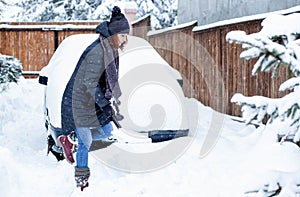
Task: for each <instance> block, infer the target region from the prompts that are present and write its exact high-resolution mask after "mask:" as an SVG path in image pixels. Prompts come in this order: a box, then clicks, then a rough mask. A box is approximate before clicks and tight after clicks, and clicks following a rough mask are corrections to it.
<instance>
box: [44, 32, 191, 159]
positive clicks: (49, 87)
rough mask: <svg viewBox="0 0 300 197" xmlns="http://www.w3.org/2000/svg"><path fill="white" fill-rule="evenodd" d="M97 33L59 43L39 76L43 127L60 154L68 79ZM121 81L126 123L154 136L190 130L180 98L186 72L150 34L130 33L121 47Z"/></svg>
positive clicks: (128, 127) (183, 133)
mask: <svg viewBox="0 0 300 197" xmlns="http://www.w3.org/2000/svg"><path fill="white" fill-rule="evenodd" d="M97 38H98V34H77V35H72V36H69V37H67V38H66V39H64V40H63V42H62V43H61V44H60V45H59V47H58V48H57V50H56V51H55V53H54V54H53V56H52V58H51V60H50V61H49V63H48V65H47V66H45V67H44V68H43V69H42V70H41V72H40V76H39V83H41V84H43V85H45V91H44V92H45V93H44V115H45V127H46V128H47V131H48V133H49V136H48V147H49V151H51V152H52V153H54V155H56V156H57V157H58V158H59V157H62V154H61V149H60V147H58V146H57V145H56V141H55V139H56V137H57V135H58V133H60V132H61V100H62V97H63V93H64V90H65V88H66V85H67V83H68V81H69V79H70V77H71V75H72V73H73V71H74V69H75V67H76V64H77V62H78V60H79V58H80V56H81V54H82V53H83V52H84V50H85V49H86V48H87V47H88V46H89V45H90V44H91V43H93V42H94V41H95V40H96V39H97ZM119 56H120V57H119V58H120V71H119V83H120V88H121V90H122V96H121V97H120V101H121V105H120V113H121V114H122V115H123V116H124V119H123V120H122V121H120V122H119V123H120V125H121V126H122V129H124V130H126V131H132V132H136V133H144V134H145V133H146V134H147V135H148V138H149V139H151V140H152V142H157V141H162V140H168V139H172V138H174V137H180V136H186V135H187V133H188V129H187V126H186V125H187V124H186V118H187V117H186V115H185V114H184V113H185V110H184V105H183V103H182V99H183V98H184V95H183V91H182V81H183V80H182V77H181V75H180V73H179V72H178V71H177V70H175V69H173V68H172V67H171V66H170V65H169V64H168V63H167V62H166V61H165V60H164V59H163V58H162V57H161V56H160V55H159V53H158V52H157V51H156V50H155V49H154V47H153V46H151V44H150V43H149V42H147V41H146V40H144V39H142V38H139V37H135V36H128V44H127V45H126V47H125V48H124V50H123V51H120V54H119Z"/></svg>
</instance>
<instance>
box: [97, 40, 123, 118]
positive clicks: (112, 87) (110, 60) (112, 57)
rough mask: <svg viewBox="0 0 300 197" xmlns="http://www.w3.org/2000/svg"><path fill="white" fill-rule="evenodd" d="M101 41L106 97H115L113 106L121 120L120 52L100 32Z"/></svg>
mask: <svg viewBox="0 0 300 197" xmlns="http://www.w3.org/2000/svg"><path fill="white" fill-rule="evenodd" d="M99 39H100V42H101V44H102V47H103V49H104V64H105V80H106V83H105V94H104V96H105V98H106V99H108V100H110V99H111V98H112V97H114V99H115V101H116V102H114V103H113V106H114V107H115V109H116V112H117V114H116V117H117V119H119V120H121V119H123V118H122V115H121V114H119V107H118V105H120V101H119V97H120V96H121V95H122V92H121V89H120V86H119V82H118V80H119V53H118V50H117V49H116V50H115V49H113V48H112V47H111V45H110V43H109V40H108V39H107V38H105V37H104V36H102V35H101V34H100V36H99Z"/></svg>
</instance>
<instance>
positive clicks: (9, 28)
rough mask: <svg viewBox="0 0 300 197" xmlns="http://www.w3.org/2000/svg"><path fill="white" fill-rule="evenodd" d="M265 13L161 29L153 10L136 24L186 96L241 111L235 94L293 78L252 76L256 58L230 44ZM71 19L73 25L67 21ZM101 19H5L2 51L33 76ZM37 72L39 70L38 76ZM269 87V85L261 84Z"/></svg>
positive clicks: (262, 91)
mask: <svg viewBox="0 0 300 197" xmlns="http://www.w3.org/2000/svg"><path fill="white" fill-rule="evenodd" d="M262 20H263V19H262V18H259V19H255V18H254V19H251V20H247V21H243V20H239V21H238V22H236V21H233V22H232V23H229V22H228V21H226V23H224V25H220V23H218V25H216V26H213V25H210V26H207V27H204V28H199V27H197V28H195V26H196V25H197V23H196V21H193V22H190V23H187V24H183V25H179V26H177V27H172V28H168V29H165V30H163V31H162V30H160V31H151V32H149V30H150V22H151V20H150V15H148V16H147V17H144V18H142V19H141V20H137V21H135V22H133V23H132V27H133V31H132V32H133V35H136V36H139V37H142V38H144V39H147V40H148V41H149V42H150V43H151V44H152V45H153V46H154V47H155V48H156V49H157V51H158V52H159V53H160V55H161V56H162V57H163V58H164V59H165V60H166V61H167V62H168V63H169V64H170V65H171V66H172V67H174V68H175V69H177V70H178V71H179V72H180V73H181V75H182V77H183V80H184V85H183V89H184V92H185V95H186V96H188V97H193V98H196V99H198V100H200V101H201V102H202V103H203V104H204V105H207V106H210V107H212V108H213V109H215V110H217V111H219V112H222V113H226V114H230V115H238V116H240V115H241V113H240V107H239V106H237V105H235V104H233V103H231V102H230V99H231V97H232V96H233V94H235V93H242V94H244V95H247V96H251V95H262V96H266V97H271V98H274V97H281V96H283V93H279V92H278V88H279V85H280V84H281V83H282V82H283V81H285V80H286V79H287V77H288V71H287V69H286V70H283V71H280V72H279V75H278V76H277V77H276V78H275V79H271V74H268V73H263V74H262V75H259V76H255V77H253V76H251V70H252V65H253V63H254V62H255V60H250V61H245V60H242V59H241V58H240V57H239V55H240V53H241V51H242V48H241V46H240V45H237V44H230V43H228V42H227V41H226V39H225V37H226V34H227V33H228V32H229V31H232V30H243V31H245V32H246V33H253V32H257V31H259V30H260V29H261V22H262ZM67 24H68V25H67ZM97 24H98V22H78V23H76V22H72V23H71V22H66V23H61V22H57V23H51V22H48V23H9V24H3V23H2V24H1V23H0V33H1V36H0V43H1V46H0V53H2V54H5V55H12V56H15V57H17V58H19V59H20V60H21V62H22V64H23V70H24V72H25V74H27V76H28V75H29V74H37V72H38V71H39V70H40V69H41V68H42V67H44V66H45V65H47V63H48V61H49V60H50V58H51V56H52V54H53V53H54V51H55V49H56V47H57V46H58V45H59V43H60V42H61V41H62V40H63V39H64V38H65V37H66V36H68V35H71V34H78V33H93V32H94V29H95V27H96V25H97ZM35 76H36V75H35ZM261 87H264V88H261Z"/></svg>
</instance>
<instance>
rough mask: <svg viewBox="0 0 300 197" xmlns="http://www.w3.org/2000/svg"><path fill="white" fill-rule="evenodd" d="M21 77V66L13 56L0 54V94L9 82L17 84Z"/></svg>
mask: <svg viewBox="0 0 300 197" xmlns="http://www.w3.org/2000/svg"><path fill="white" fill-rule="evenodd" d="M21 75H22V64H21V62H20V60H19V59H17V58H15V57H13V56H7V55H2V54H0V92H2V91H4V90H5V89H6V88H7V87H8V84H9V83H11V82H15V83H17V82H18V80H19V78H20V76H21Z"/></svg>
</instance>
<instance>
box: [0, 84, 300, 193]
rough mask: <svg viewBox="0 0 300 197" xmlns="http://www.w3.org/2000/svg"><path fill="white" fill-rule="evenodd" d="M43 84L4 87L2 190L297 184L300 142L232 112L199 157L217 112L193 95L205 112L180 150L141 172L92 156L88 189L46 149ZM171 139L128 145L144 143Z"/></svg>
mask: <svg viewBox="0 0 300 197" xmlns="http://www.w3.org/2000/svg"><path fill="white" fill-rule="evenodd" d="M43 88H44V86H43V85H40V84H38V82H37V80H35V79H34V80H32V79H31V80H29V79H26V80H21V81H20V83H19V85H17V84H11V85H10V88H9V89H8V90H7V91H6V92H3V93H1V94H0V100H1V103H0V181H1V183H2V184H1V186H0V194H1V196H17V195H20V194H22V195H23V196H35V195H36V194H43V195H44V196H96V195H97V196H165V195H166V194H168V195H170V196H212V197H214V196H215V197H219V196H222V197H224V196H228V197H235V196H236V197H240V196H243V193H244V192H245V191H247V190H251V189H257V188H260V187H261V186H263V185H264V184H270V185H271V184H273V185H272V186H274V185H275V186H276V183H277V182H278V181H279V180H280V181H281V182H283V183H284V184H285V185H283V189H285V190H286V191H287V192H295V191H298V189H297V187H296V186H295V184H299V183H300V180H299V179H300V166H299V165H298V164H299V162H300V161H299V158H300V150H299V148H298V147H297V146H296V145H295V144H292V143H288V142H286V143H283V144H282V145H280V144H278V143H275V142H274V140H273V139H274V137H275V136H274V134H273V132H267V133H266V132H262V129H260V130H256V129H255V128H254V126H245V125H244V124H241V123H238V122H235V121H232V120H231V118H230V117H228V116H225V115H222V114H219V115H221V117H223V119H222V120H223V124H222V125H221V127H220V128H221V130H220V133H219V134H220V135H219V136H218V138H217V140H216V143H215V145H214V146H213V147H212V149H211V151H210V152H208V154H206V156H203V157H200V152H201V149H202V148H203V144H204V143H205V141H207V140H208V139H207V136H209V135H208V134H209V133H208V131H209V130H210V128H211V127H212V125H213V124H215V121H212V120H214V118H213V117H214V116H215V115H216V114H217V112H215V111H213V110H212V109H211V108H208V107H205V106H203V105H202V104H201V103H199V102H197V101H196V100H194V99H186V100H185V101H186V105H187V108H188V109H189V110H192V109H194V110H195V111H198V112H199V117H198V118H197V120H195V119H194V120H190V124H191V125H190V126H191V130H192V132H195V133H194V134H195V136H194V137H193V138H194V139H193V141H192V143H191V144H190V146H189V147H188V149H187V150H186V152H185V153H184V154H183V155H182V156H181V157H179V158H178V159H177V160H174V161H172V162H171V163H170V164H169V165H168V166H166V167H164V168H162V169H160V170H156V171H152V172H149V173H140V174H134V173H125V172H121V171H118V170H115V169H111V168H109V167H108V166H106V165H104V164H103V163H101V162H99V161H98V160H97V159H95V158H94V157H90V162H89V165H90V168H91V173H92V174H91V177H90V187H88V188H86V189H85V190H84V191H83V192H81V191H80V190H79V189H77V188H76V187H75V181H74V177H73V175H74V172H73V170H74V169H73V167H72V166H71V165H70V164H68V163H67V162H66V161H62V162H57V161H56V159H55V158H54V156H53V155H49V156H48V157H47V156H46V137H47V135H46V132H45V129H44V127H43V124H44V123H43ZM163 99H164V98H162V100H163ZM190 138H192V136H190ZM184 139H185V138H178V139H176V140H177V141H178V142H180V141H181V140H184ZM165 143H168V142H164V143H160V144H128V145H125V144H123V145H122V146H128V147H129V148H130V147H132V148H133V149H139V150H143V149H147V148H149V146H150V147H151V146H154V145H156V146H164V145H165ZM120 162H122V161H120ZM275 186H274V187H275Z"/></svg>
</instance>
